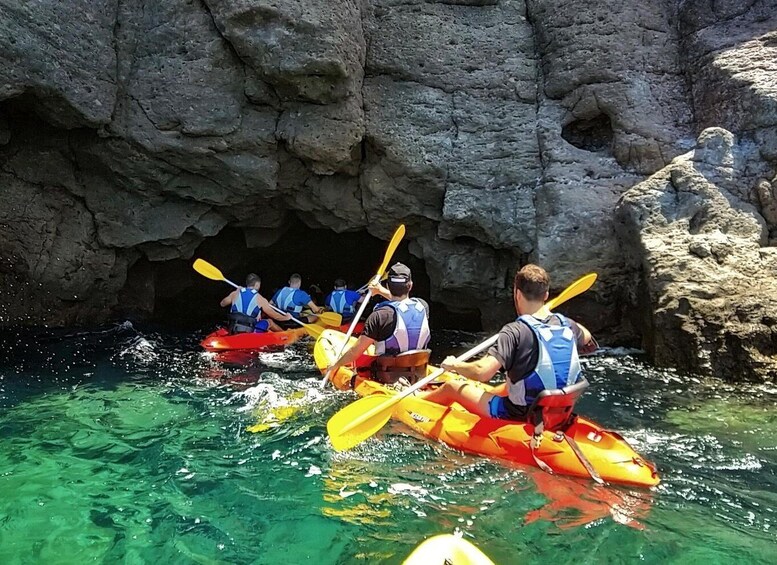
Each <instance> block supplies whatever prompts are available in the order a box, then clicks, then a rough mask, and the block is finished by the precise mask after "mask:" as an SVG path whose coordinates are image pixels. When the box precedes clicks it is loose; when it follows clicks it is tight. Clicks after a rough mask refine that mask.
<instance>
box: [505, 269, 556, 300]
mask: <svg viewBox="0 0 777 565" xmlns="http://www.w3.org/2000/svg"><path fill="white" fill-rule="evenodd" d="M513 288H514V289H515V290H520V291H521V294H523V295H524V296H525V297H526V298H527V299H528V300H544V299H545V293H547V292H548V289H549V288H550V277H549V276H548V273H547V272H545V269H543V268H542V267H540V266H539V265H533V264H531V263H529V264H528V265H524V266H523V267H522V268H521V269H520V270H518V271H517V272H516V273H515V281H514V282H513Z"/></svg>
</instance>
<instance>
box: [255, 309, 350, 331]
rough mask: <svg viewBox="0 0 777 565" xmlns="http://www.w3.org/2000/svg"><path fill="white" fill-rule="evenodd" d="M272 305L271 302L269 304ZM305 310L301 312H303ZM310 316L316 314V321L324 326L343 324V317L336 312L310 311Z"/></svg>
mask: <svg viewBox="0 0 777 565" xmlns="http://www.w3.org/2000/svg"><path fill="white" fill-rule="evenodd" d="M270 306H272V304H271V305H270ZM304 313H305V312H303V314H304ZM310 315H311V316H318V320H316V323H318V322H321V323H322V324H323V325H325V326H337V327H338V328H339V327H340V326H342V325H343V317H342V316H341V315H340V314H338V313H337V312H321V313H320V314H315V313H313V312H311V313H310Z"/></svg>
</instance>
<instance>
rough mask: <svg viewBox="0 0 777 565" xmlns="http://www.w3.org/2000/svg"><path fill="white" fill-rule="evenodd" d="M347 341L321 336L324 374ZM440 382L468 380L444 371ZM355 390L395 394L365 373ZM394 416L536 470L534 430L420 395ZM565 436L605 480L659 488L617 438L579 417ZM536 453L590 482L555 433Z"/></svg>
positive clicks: (342, 381)
mask: <svg viewBox="0 0 777 565" xmlns="http://www.w3.org/2000/svg"><path fill="white" fill-rule="evenodd" d="M344 338H345V336H344V335H343V334H342V333H340V332H337V331H334V330H325V331H324V332H323V333H322V334H321V336H320V337H319V338H318V340H317V341H316V344H315V347H314V350H313V355H314V358H315V362H316V366H317V367H318V368H319V369H320V370H325V369H326V367H328V366H329V365H330V364H331V363H332V362H333V361H334V359H335V358H336V357H337V354H338V352H339V351H340V347H341V346H342V344H343V341H344ZM368 353H370V351H369V350H368ZM369 363H370V355H365V356H363V358H361V359H359V360H358V361H357V362H356V366H358V367H365V366H369ZM435 370H437V367H433V366H429V369H428V372H429V373H431V372H432V371H435ZM353 376H354V371H353V370H352V369H350V368H346V367H343V368H341V369H339V370H338V371H337V374H336V375H333V376H332V383H333V384H334V386H336V387H337V388H339V389H340V390H350V389H351V379H352V377H353ZM438 380H439V381H444V380H466V379H464V378H463V377H461V376H459V375H456V374H454V373H448V372H445V373H443V374H442V376H441V377H440V378H439V379H438ZM467 382H468V383H469V384H471V385H474V386H482V387H483V388H484V389H486V390H492V389H493V388H494V387H491V386H489V385H488V384H484V383H477V382H475V381H467ZM354 390H355V391H356V393H357V394H359V395H360V396H367V395H376V394H378V395H386V396H389V395H394V394H396V391H395V390H394V389H393V388H390V387H387V386H384V385H382V384H380V383H377V382H375V381H371V380H369V379H368V378H366V377H365V376H363V375H361V374H357V375H356V379H355V380H354ZM392 417H393V418H394V419H396V420H399V421H400V422H403V423H404V424H406V425H407V426H409V427H410V428H411V429H413V430H414V431H416V432H418V433H420V434H423V435H424V436H426V437H429V438H432V439H435V440H439V441H442V442H444V443H446V444H448V445H450V446H451V447H454V448H456V449H460V450H462V451H466V452H469V453H475V454H479V455H484V456H487V457H495V458H498V459H502V460H505V461H510V462H513V463H519V464H522V465H532V466H537V464H536V462H535V460H534V458H533V456H532V453H531V449H530V445H529V444H530V441H531V438H532V432H533V430H534V427H533V426H531V425H529V424H527V423H525V422H514V421H509V420H500V419H496V418H484V417H481V416H477V415H475V414H472V413H471V412H469V411H467V410H465V409H464V408H463V407H462V406H460V405H459V404H453V405H452V406H442V405H440V404H436V403H434V402H429V401H426V400H423V399H421V398H418V397H416V396H408V397H407V398H404V399H403V400H402V401H401V402H399V403H398V404H397V405H396V406H395V407H394V409H393V413H392ZM566 434H567V435H568V436H571V437H572V438H573V439H574V440H575V441H576V442H577V444H578V446H579V447H580V450H581V451H582V452H583V454H584V455H585V457H586V458H587V459H588V461H589V462H590V463H591V465H592V466H593V468H594V469H595V470H596V471H597V472H598V473H599V475H600V476H601V478H602V479H604V481H606V482H610V483H618V484H623V485H632V486H639V487H651V486H655V485H657V484H658V482H659V477H658V474H657V473H656V471H655V469H654V467H653V466H652V465H651V464H650V463H648V462H647V461H646V460H645V459H643V458H642V457H641V456H640V455H639V454H638V453H637V452H635V451H634V450H633V449H632V447H631V446H630V445H629V444H628V443H627V442H626V440H625V439H623V438H622V437H621V436H620V435H619V434H618V433H616V432H612V431H608V430H606V429H604V428H602V427H601V426H599V425H598V424H596V423H594V422H592V421H590V420H587V419H585V418H581V417H578V418H577V419H576V420H575V422H574V423H573V424H572V425H571V426H570V427H569V428H568V429H567V430H566ZM535 454H536V455H537V457H538V458H539V459H540V460H541V461H543V462H544V463H546V464H547V465H548V466H549V467H550V468H551V469H552V470H553V472H554V473H558V474H561V475H570V476H574V477H582V478H591V476H590V475H589V473H588V471H587V470H586V469H585V467H584V466H583V464H582V463H581V462H580V460H579V459H578V457H577V455H575V453H574V451H573V450H572V448H571V447H570V446H569V444H568V443H567V442H566V441H564V440H562V441H556V440H555V439H554V437H553V434H551V433H545V436H544V440H543V441H542V443H541V444H540V446H539V448H538V449H536V450H535Z"/></svg>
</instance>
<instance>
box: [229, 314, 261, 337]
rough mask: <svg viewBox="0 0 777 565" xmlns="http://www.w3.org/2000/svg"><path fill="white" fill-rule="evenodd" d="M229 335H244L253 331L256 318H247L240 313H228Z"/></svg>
mask: <svg viewBox="0 0 777 565" xmlns="http://www.w3.org/2000/svg"><path fill="white" fill-rule="evenodd" d="M227 319H228V323H229V333H231V334H244V333H250V332H253V331H254V328H255V327H256V318H254V317H253V316H247V315H245V314H242V313H240V312H230V313H229V314H228V317H227Z"/></svg>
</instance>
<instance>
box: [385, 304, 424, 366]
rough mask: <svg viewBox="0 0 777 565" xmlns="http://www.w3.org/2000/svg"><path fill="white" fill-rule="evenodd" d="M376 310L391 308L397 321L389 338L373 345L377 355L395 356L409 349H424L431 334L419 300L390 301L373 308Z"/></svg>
mask: <svg viewBox="0 0 777 565" xmlns="http://www.w3.org/2000/svg"><path fill="white" fill-rule="evenodd" d="M378 308H393V309H394V312H396V319H397V325H396V327H395V328H394V333H393V334H392V335H391V337H389V338H388V339H387V340H385V341H379V342H377V343H376V344H375V352H376V353H377V354H378V355H397V354H399V353H404V352H405V351H410V350H411V349H426V346H427V345H428V344H429V337H431V334H430V332H429V319H428V318H427V316H426V308H424V305H423V304H422V303H421V301H420V300H416V299H415V298H405V299H404V300H390V301H386V302H381V303H380V304H378V305H377V306H375V310H377V309H378Z"/></svg>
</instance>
